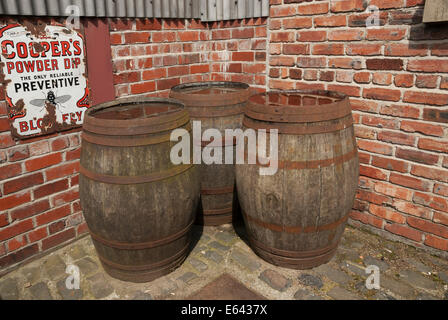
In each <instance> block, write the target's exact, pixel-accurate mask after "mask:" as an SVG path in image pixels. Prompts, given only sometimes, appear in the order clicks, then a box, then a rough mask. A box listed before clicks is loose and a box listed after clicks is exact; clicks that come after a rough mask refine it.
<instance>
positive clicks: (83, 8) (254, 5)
mask: <svg viewBox="0 0 448 320" xmlns="http://www.w3.org/2000/svg"><path fill="white" fill-rule="evenodd" d="M70 5H75V6H78V8H79V10H80V15H81V16H84V17H129V18H142V17H148V18H195V19H197V18H200V19H201V20H203V21H220V20H230V19H243V18H251V17H265V16H268V15H269V0H0V15H25V16H56V17H57V16H67V15H68V12H66V9H67V7H68V6H70Z"/></svg>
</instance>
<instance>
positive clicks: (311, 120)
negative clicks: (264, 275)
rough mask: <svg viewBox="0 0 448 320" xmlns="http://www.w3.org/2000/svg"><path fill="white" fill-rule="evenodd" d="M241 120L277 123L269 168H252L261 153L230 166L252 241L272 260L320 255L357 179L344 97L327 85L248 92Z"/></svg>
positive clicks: (304, 263) (340, 226)
mask: <svg viewBox="0 0 448 320" xmlns="http://www.w3.org/2000/svg"><path fill="white" fill-rule="evenodd" d="M243 127H244V129H247V128H252V129H266V130H268V129H278V162H277V166H278V171H277V172H276V173H275V174H273V175H260V173H259V168H260V167H261V164H262V163H263V164H264V165H265V163H266V159H261V161H257V163H255V164H247V161H246V162H245V164H243V165H237V166H236V181H237V187H238V197H239V200H240V204H241V207H242V211H243V218H244V222H245V225H246V230H247V234H248V238H249V242H250V244H251V247H252V249H253V250H254V251H255V252H256V253H257V254H258V255H259V256H260V257H262V258H263V259H265V260H266V261H268V262H270V263H272V264H275V265H279V266H283V267H288V268H293V269H308V268H313V267H316V266H318V265H320V264H323V263H326V262H328V261H329V260H330V259H331V258H332V257H333V255H334V254H335V251H336V248H337V246H338V243H339V241H340V239H341V236H342V233H343V231H344V228H345V225H346V222H347V219H348V215H349V212H350V210H351V208H352V205H353V201H354V197H355V192H356V188H357V185H358V176H359V164H358V152H357V145H356V140H355V135H354V130H353V119H352V114H351V107H350V102H349V99H348V97H347V96H345V95H343V94H339V93H336V92H329V91H283V92H269V93H264V94H258V95H254V96H252V97H251V98H250V99H249V103H248V106H247V109H246V111H245V117H244V120H243ZM268 133H269V131H268ZM267 145H269V142H267ZM247 147H248V146H247V143H246V145H245V150H247ZM268 150H269V149H268ZM265 166H266V165H265Z"/></svg>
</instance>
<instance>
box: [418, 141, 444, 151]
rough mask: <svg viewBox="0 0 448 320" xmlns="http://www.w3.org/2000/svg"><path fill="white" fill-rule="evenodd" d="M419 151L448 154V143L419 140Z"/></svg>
mask: <svg viewBox="0 0 448 320" xmlns="http://www.w3.org/2000/svg"><path fill="white" fill-rule="evenodd" d="M418 147H419V149H424V150H430V151H438V152H448V142H444V141H437V140H433V139H427V138H420V139H419V140H418Z"/></svg>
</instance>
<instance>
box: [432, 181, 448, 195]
mask: <svg viewBox="0 0 448 320" xmlns="http://www.w3.org/2000/svg"><path fill="white" fill-rule="evenodd" d="M434 193H435V194H439V195H441V196H445V197H447V196H448V186H445V185H443V184H440V183H435V184H434Z"/></svg>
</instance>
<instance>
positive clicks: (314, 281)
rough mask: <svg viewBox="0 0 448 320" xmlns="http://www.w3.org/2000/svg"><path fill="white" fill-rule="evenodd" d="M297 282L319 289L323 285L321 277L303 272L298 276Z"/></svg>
mask: <svg viewBox="0 0 448 320" xmlns="http://www.w3.org/2000/svg"><path fill="white" fill-rule="evenodd" d="M298 279H299V282H300V283H301V284H303V285H305V286H310V287H314V288H317V289H320V288H322V287H323V286H324V284H323V282H322V279H321V278H319V277H317V276H313V275H312V274H309V273H303V274H301V275H300V276H299V278H298Z"/></svg>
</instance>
